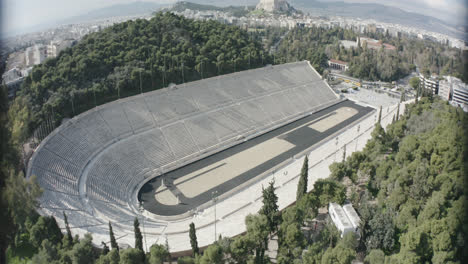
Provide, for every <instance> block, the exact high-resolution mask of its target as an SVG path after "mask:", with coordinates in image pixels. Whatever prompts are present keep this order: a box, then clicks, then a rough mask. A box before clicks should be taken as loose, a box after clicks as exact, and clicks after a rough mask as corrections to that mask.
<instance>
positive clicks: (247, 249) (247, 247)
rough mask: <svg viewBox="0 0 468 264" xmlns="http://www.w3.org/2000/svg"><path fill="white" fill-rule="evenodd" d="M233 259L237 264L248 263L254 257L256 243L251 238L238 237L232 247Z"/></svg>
mask: <svg viewBox="0 0 468 264" xmlns="http://www.w3.org/2000/svg"><path fill="white" fill-rule="evenodd" d="M230 247H231V257H232V258H233V259H234V261H235V262H236V263H247V260H248V259H249V258H250V256H251V255H252V252H253V249H254V247H255V243H254V242H253V241H252V240H251V238H250V237H249V236H248V235H246V236H238V237H236V238H235V239H234V241H233V242H232V243H231V245H230Z"/></svg>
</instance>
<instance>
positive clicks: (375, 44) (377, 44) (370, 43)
mask: <svg viewBox="0 0 468 264" xmlns="http://www.w3.org/2000/svg"><path fill="white" fill-rule="evenodd" d="M358 42H360V45H361V47H362V46H363V45H364V43H366V45H367V48H369V49H381V48H382V47H383V48H384V50H396V47H395V46H393V45H390V44H388V43H383V42H382V41H381V40H376V39H371V38H364V37H360V38H358Z"/></svg>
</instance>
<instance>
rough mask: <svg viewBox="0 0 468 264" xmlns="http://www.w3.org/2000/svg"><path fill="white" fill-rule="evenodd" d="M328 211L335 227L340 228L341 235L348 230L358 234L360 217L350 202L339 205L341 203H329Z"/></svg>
mask: <svg viewBox="0 0 468 264" xmlns="http://www.w3.org/2000/svg"><path fill="white" fill-rule="evenodd" d="M328 213H329V214H330V217H331V219H332V221H333V223H334V224H335V226H336V228H337V229H338V230H340V232H341V237H343V236H344V235H345V234H346V233H348V232H354V233H355V234H358V235H359V223H360V221H361V219H360V218H359V216H358V214H357V213H356V210H354V208H353V206H352V205H351V204H346V205H344V206H343V207H341V205H339V204H337V203H330V204H329V206H328Z"/></svg>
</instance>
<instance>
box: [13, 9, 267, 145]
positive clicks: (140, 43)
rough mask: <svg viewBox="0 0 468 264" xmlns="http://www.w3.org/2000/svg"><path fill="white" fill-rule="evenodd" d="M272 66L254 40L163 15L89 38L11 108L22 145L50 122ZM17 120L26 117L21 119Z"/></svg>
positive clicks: (36, 73)
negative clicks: (171, 88)
mask: <svg viewBox="0 0 468 264" xmlns="http://www.w3.org/2000/svg"><path fill="white" fill-rule="evenodd" d="M270 61H271V59H270V56H269V55H268V54H266V53H264V51H263V48H262V45H261V43H260V41H259V40H258V39H256V38H255V36H253V35H252V34H249V33H247V32H246V31H245V30H241V29H240V28H238V27H234V26H229V25H223V24H221V23H218V22H215V21H196V20H190V19H185V18H183V17H181V16H176V15H174V14H171V13H158V14H156V15H155V16H154V17H153V18H152V19H151V20H149V21H148V20H142V19H137V20H135V21H127V22H123V23H120V24H116V25H114V26H112V27H110V28H107V29H105V30H103V31H101V32H97V33H92V34H89V35H87V36H85V37H84V38H83V39H82V40H81V41H80V42H79V44H78V45H76V46H75V47H72V48H70V49H67V50H65V51H63V52H61V53H60V55H59V56H58V57H57V58H51V59H48V60H46V61H45V62H44V63H43V64H40V65H38V66H35V67H34V69H33V71H32V73H31V74H30V75H29V76H28V77H27V78H26V80H25V82H24V84H23V86H22V88H21V91H20V92H19V94H18V97H17V98H16V100H15V102H14V103H13V105H12V107H11V108H12V109H13V110H14V112H15V116H14V117H12V120H13V121H12V122H14V124H13V125H14V127H15V128H14V129H13V130H14V133H13V136H14V137H15V138H16V139H18V142H19V141H21V140H24V137H25V136H26V135H29V134H30V132H31V129H33V128H35V127H37V124H39V123H40V122H41V121H42V120H44V118H45V117H50V116H53V117H54V119H55V120H57V121H60V120H61V119H62V118H63V117H71V116H73V115H76V114H78V113H80V112H83V111H86V110H88V109H90V108H92V107H94V106H96V105H100V104H102V103H105V102H109V101H112V100H115V99H118V98H122V97H126V96H130V95H135V94H138V93H142V92H147V91H150V90H154V89H159V88H162V87H166V86H167V85H168V84H170V83H183V82H189V81H193V80H198V79H201V78H208V77H212V76H215V75H220V74H226V73H230V72H234V71H240V70H246V69H250V68H256V67H260V66H263V65H265V64H267V63H269V62H270ZM18 113H20V114H19V116H18Z"/></svg>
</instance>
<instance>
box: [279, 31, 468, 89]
mask: <svg viewBox="0 0 468 264" xmlns="http://www.w3.org/2000/svg"><path fill="white" fill-rule="evenodd" d="M364 35H366V36H368V37H373V38H376V39H378V40H381V41H383V42H384V43H389V44H391V45H394V46H395V47H396V50H394V51H392V50H384V49H380V50H374V49H370V48H367V47H366V45H365V44H364V45H363V47H357V48H350V49H345V48H344V47H343V46H342V45H340V40H352V41H356V40H357V37H358V36H359V35H358V34H357V33H355V32H354V31H352V30H347V29H342V28H332V29H325V28H318V27H311V28H295V29H293V30H291V31H290V32H289V34H288V35H287V36H286V38H285V39H284V40H283V42H282V43H281V45H280V48H279V51H278V54H276V57H277V58H276V60H275V61H277V62H288V61H295V60H304V59H306V60H310V61H311V63H312V64H313V65H314V67H315V68H316V69H317V70H318V71H319V72H320V73H322V71H323V70H324V69H325V68H327V60H328V59H338V60H343V61H346V62H348V63H349V71H348V74H349V75H351V76H352V77H355V78H359V79H363V80H371V81H377V80H381V81H395V80H398V79H400V78H403V77H405V76H406V75H408V74H409V73H410V72H412V71H414V70H415V69H416V66H418V67H419V70H420V71H421V72H422V73H424V74H425V75H430V74H431V73H435V74H439V75H452V76H455V77H458V78H461V79H462V80H464V81H465V82H468V72H467V70H466V69H468V67H467V65H466V63H467V62H468V57H467V56H468V53H467V52H463V51H462V50H460V49H455V48H449V47H447V46H446V45H442V44H440V43H436V42H432V41H423V40H418V39H413V38H406V37H401V38H394V37H390V36H388V34H371V33H367V34H364Z"/></svg>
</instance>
